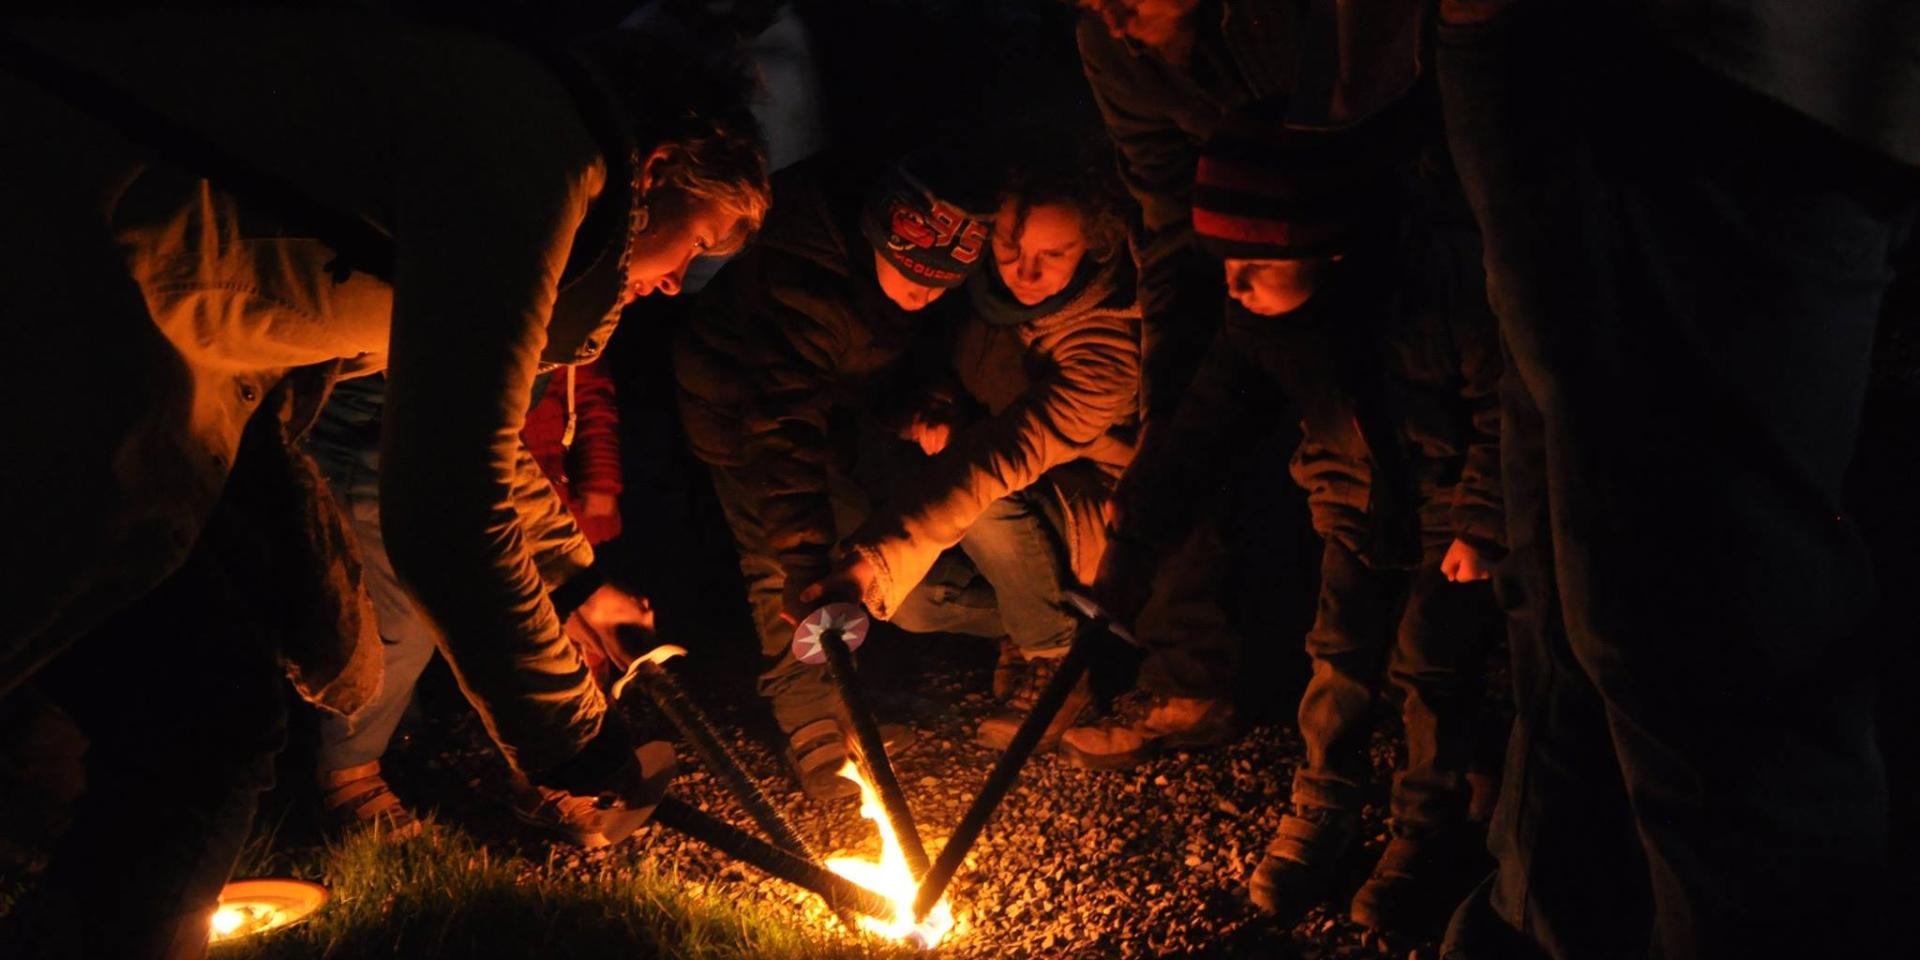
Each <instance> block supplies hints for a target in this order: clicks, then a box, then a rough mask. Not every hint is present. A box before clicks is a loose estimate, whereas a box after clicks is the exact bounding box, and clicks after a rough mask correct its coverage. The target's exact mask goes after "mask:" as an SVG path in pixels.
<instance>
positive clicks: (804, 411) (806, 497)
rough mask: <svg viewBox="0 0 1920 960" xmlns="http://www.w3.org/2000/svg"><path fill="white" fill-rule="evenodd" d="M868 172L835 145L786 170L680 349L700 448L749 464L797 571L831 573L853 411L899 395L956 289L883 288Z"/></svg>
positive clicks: (704, 453)
mask: <svg viewBox="0 0 1920 960" xmlns="http://www.w3.org/2000/svg"><path fill="white" fill-rule="evenodd" d="M871 183H872V179H871V178H870V177H866V176H861V175H859V174H858V173H857V172H855V171H853V170H852V169H851V168H850V167H849V166H848V164H847V161H846V158H845V157H842V156H839V155H837V154H835V153H831V152H829V153H826V154H821V155H819V156H817V157H815V158H813V159H811V160H807V161H805V162H802V163H800V164H796V165H795V166H792V167H789V168H787V169H785V170H782V171H780V172H779V173H778V174H776V175H775V177H774V181H773V209H772V211H771V212H769V213H768V215H767V221H766V223H765V225H764V226H763V227H762V229H761V232H760V235H759V240H758V241H757V242H756V243H755V244H754V246H753V247H752V248H751V249H749V250H748V251H747V252H746V253H745V254H743V255H741V256H740V257H738V258H737V259H735V260H734V261H733V262H731V263H729V264H727V266H726V268H725V269H723V270H721V271H720V274H719V275H718V276H717V277H715V278H714V281H713V283H711V284H710V285H708V287H707V289H706V290H704V291H702V293H701V295H700V301H699V303H698V305H697V307H696V309H695V310H694V312H693V314H694V315H693V320H692V322H691V325H690V326H689V327H688V328H687V329H686V330H685V331H683V332H682V334H681V336H680V338H679V340H678V342H677V343H676V345H675V350H674V376H675V378H676V380H677V382H678V385H679V400H680V411H681V418H682V420H683V422H684V424H685V426H686V430H687V438H688V441H689V442H690V443H691V444H692V446H693V452H694V454H695V455H696V456H698V457H699V458H700V459H701V460H703V461H705V462H706V463H709V464H713V465H716V466H722V467H732V468H740V469H744V470H746V471H747V475H748V478H749V480H748V482H749V483H750V484H751V485H752V486H753V487H754V488H755V492H756V493H757V494H758V495H759V497H760V506H759V509H760V515H761V521H762V522H763V523H764V524H765V526H766V529H767V537H768V542H769V543H770V545H771V546H772V548H773V550H774V552H775V554H776V556H777V558H778V559H779V560H780V562H781V564H782V566H783V567H784V568H785V569H786V571H787V574H788V576H789V577H790V578H794V579H807V580H811V579H814V578H817V577H818V576H820V575H821V574H823V573H824V572H825V571H826V569H827V566H828V562H829V561H828V553H829V551H830V550H831V549H832V548H833V545H834V543H835V541H836V540H837V539H838V536H837V533H836V531H835V527H834V520H833V510H832V506H831V502H830V500H829V498H828V495H827V477H828V472H829V467H830V465H832V464H833V463H835V462H836V456H837V454H836V451H838V450H842V449H849V448H850V443H849V440H848V435H849V430H848V429H847V420H846V418H847V417H848V416H849V415H853V414H873V413H882V412H884V411H886V410H888V409H890V408H892V407H895V406H899V404H896V403H895V402H894V401H892V400H891V399H889V398H890V397H892V396H894V395H895V393H896V390H898V389H899V385H898V384H897V383H896V382H895V380H894V377H895V376H896V375H897V374H898V373H899V369H898V365H899V363H900V361H901V360H902V358H903V357H904V356H905V355H906V353H907V350H908V348H909V346H910V345H911V344H912V343H913V341H914V339H915V334H916V331H919V330H921V329H922V328H924V327H926V326H928V325H929V324H933V323H936V322H938V321H937V319H936V318H937V317H939V316H941V315H942V310H943V305H944V306H945V307H951V304H950V303H946V301H951V300H954V299H957V298H955V297H952V296H948V297H946V298H943V300H942V301H936V302H935V303H934V304H932V305H930V306H928V307H927V308H926V309H925V310H922V311H919V312H918V313H908V312H906V311H904V310H901V309H900V308H899V307H897V306H895V305H894V304H893V302H892V301H891V300H889V299H887V295H886V294H885V293H884V292H882V291H881V289H880V286H879V281H878V280H877V279H876V278H875V275H874V266H873V248H872V247H871V246H870V245H869V244H868V243H867V241H866V239H865V238H864V237H862V236H861V235H860V232H859V229H858V227H857V217H858V214H859V211H860V205H861V202H862V200H863V199H864V193H865V190H866V188H867V186H868V185H869V184H871ZM836 427H837V428H838V429H836Z"/></svg>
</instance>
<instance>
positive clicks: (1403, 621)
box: [1387, 563, 1492, 831]
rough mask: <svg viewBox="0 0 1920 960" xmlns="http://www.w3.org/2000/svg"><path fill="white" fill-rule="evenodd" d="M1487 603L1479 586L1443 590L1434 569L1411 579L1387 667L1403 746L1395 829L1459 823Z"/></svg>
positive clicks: (1464, 810) (1434, 565)
mask: <svg viewBox="0 0 1920 960" xmlns="http://www.w3.org/2000/svg"><path fill="white" fill-rule="evenodd" d="M1491 602H1492V600H1491V598H1490V597H1489V596H1488V594H1487V587H1486V585H1485V584H1472V583H1452V582H1449V581H1448V580H1447V578H1446V576H1445V575H1444V574H1442V573H1441V572H1440V567H1439V564H1437V563H1428V564H1426V565H1424V566H1422V567H1421V568H1420V569H1419V570H1418V571H1415V572H1414V574H1413V575H1412V583H1411V585H1410V586H1409V587H1408V590H1407V600H1406V607H1405V609H1404V610H1403V612H1402V613H1401V616H1400V629H1399V634H1398V636H1397V638H1396V642H1395V644H1394V648H1393V653H1392V656H1391V657H1390V658H1389V660H1388V665H1387V679H1388V682H1389V683H1391V684H1392V687H1393V690H1394V693H1395V699H1396V700H1398V701H1399V704H1400V716H1401V719H1402V721H1403V726H1404V728H1405V731H1406V738H1407V755H1406V757H1407V759H1406V764H1405V766H1403V767H1402V768H1401V769H1400V771H1399V772H1397V773H1396V774H1395V775H1394V781H1393V802H1392V806H1393V819H1394V825H1395V828H1396V829H1401V830H1414V831H1420V830H1430V829H1434V828H1443V827H1449V826H1454V825H1457V824H1459V823H1461V822H1463V821H1465V819H1466V816H1467V801H1468V799H1469V794H1470V791H1469V789H1468V787H1467V779H1466V778H1467V771H1468V770H1469V769H1471V768H1472V765H1473V755H1474V719H1475V717H1476V716H1477V714H1478V712H1479V700H1480V696H1481V690H1482V682H1481V660H1482V657H1483V655H1484V653H1485V650H1484V648H1483V646H1482V644H1481V641H1480V635H1479V631H1480V628H1481V626H1482V624H1483V623H1484V622H1485V617H1484V615H1483V612H1484V609H1485V607H1486V606H1488V605H1489V604H1490V603H1491Z"/></svg>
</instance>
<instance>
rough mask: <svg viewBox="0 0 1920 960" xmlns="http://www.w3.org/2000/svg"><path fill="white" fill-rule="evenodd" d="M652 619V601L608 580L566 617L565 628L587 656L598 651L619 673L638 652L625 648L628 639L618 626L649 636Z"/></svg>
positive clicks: (650, 634)
mask: <svg viewBox="0 0 1920 960" xmlns="http://www.w3.org/2000/svg"><path fill="white" fill-rule="evenodd" d="M653 622H654V621H653V604H652V603H651V602H649V601H648V600H647V598H646V597H636V596H634V595H633V594H631V593H628V592H627V591H625V590H622V589H620V588H619V587H616V586H614V585H613V584H610V583H609V584H606V585H604V586H602V587H601V588H600V589H598V590H595V591H594V592H593V594H592V595H591V596H589V597H587V601H586V602H585V603H582V604H581V605H580V607H579V609H577V610H575V611H573V615H572V616H570V617H568V618H567V623H566V631H567V635H568V636H570V637H572V638H574V642H576V643H579V644H580V645H581V646H582V648H583V652H585V653H586V656H587V658H588V659H589V660H591V659H592V658H593V656H594V654H595V653H598V654H599V655H600V656H603V657H605V658H606V660H607V662H608V663H610V664H612V666H613V669H614V672H616V673H618V672H621V671H624V670H626V669H627V665H628V664H630V663H632V662H633V658H634V657H636V656H638V655H639V654H640V652H641V651H640V650H634V649H628V646H627V641H624V640H622V639H621V638H620V632H621V628H623V627H625V628H627V629H628V630H629V631H636V632H638V633H640V634H643V635H644V636H646V637H648V638H651V637H652V635H653ZM649 642H650V641H649ZM589 648H590V649H589Z"/></svg>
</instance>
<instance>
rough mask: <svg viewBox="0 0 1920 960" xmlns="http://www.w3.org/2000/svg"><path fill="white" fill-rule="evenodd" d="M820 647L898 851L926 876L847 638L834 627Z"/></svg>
mask: <svg viewBox="0 0 1920 960" xmlns="http://www.w3.org/2000/svg"><path fill="white" fill-rule="evenodd" d="M820 649H821V652H823V653H825V654H826V657H827V672H828V673H829V674H831V675H832V676H833V685H834V686H835V687H836V688H838V689H839V691H840V704H841V706H842V707H844V708H845V709H846V714H847V720H848V724H849V725H850V726H852V727H853V736H854V753H855V755H856V756H857V757H858V758H859V760H860V766H861V767H862V768H864V772H865V773H866V775H867V781H868V782H869V783H872V784H873V790H874V792H875V793H876V794H878V795H879V797H880V806H881V807H882V809H883V811H884V812H885V814H886V817H887V820H888V821H889V822H891V823H892V824H893V832H894V834H895V835H896V836H897V837H898V838H899V840H900V852H901V854H902V855H904V856H905V857H906V859H907V869H908V870H911V871H913V875H914V877H915V878H919V877H923V876H926V873H927V848H926V847H925V846H924V845H923V844H922V843H921V842H920V830H919V828H918V827H916V826H915V825H914V822H913V811H911V810H909V809H908V808H907V798H906V795H905V794H904V793H902V792H901V791H900V781H899V780H898V779H897V778H895V777H894V775H893V763H892V761H890V760H889V759H888V758H887V741H886V738H885V737H882V736H881V735H880V725H879V724H877V723H875V722H874V719H873V710H872V709H871V708H870V707H869V706H868V705H867V699H866V696H865V695H864V694H863V693H862V692H861V688H860V681H859V678H858V676H856V675H855V673H854V667H853V651H852V650H849V649H847V641H846V639H845V638H844V637H842V636H841V634H840V631H839V629H837V628H829V629H827V630H826V631H825V632H823V633H821V635H820Z"/></svg>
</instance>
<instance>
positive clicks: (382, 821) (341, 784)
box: [319, 760, 422, 841]
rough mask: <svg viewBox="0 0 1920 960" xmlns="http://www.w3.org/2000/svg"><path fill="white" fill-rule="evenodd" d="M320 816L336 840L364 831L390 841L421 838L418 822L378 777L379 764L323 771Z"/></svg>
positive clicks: (371, 761)
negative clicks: (339, 837) (373, 832)
mask: <svg viewBox="0 0 1920 960" xmlns="http://www.w3.org/2000/svg"><path fill="white" fill-rule="evenodd" d="M319 785H320V816H321V819H322V820H324V821H325V825H326V828H327V830H328V831H329V832H331V833H333V834H334V835H336V836H347V835H349V834H354V833H359V832H361V831H364V830H373V831H376V832H378V833H379V834H380V835H381V836H382V837H383V838H384V839H386V840H389V841H400V840H406V839H408V838H410V837H417V836H419V835H420V831H421V829H422V827H421V825H420V819H419V818H418V817H416V816H414V815H413V811H412V810H409V809H407V805H406V804H404V803H401V802H400V798H399V797H398V796H396V795H394V792H393V788H392V787H389V786H387V781H386V778H385V777H382V776H380V761H378V760H370V761H368V762H366V763H363V764H360V765H359V766H355V767H343V768H341V769H339V770H327V771H323V772H322V773H321V774H320V777H319Z"/></svg>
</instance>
